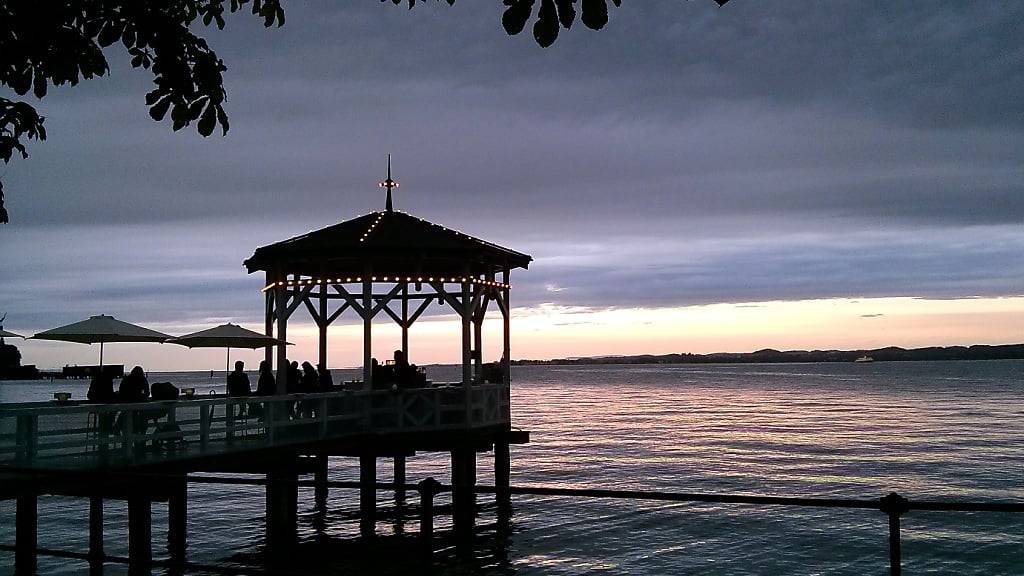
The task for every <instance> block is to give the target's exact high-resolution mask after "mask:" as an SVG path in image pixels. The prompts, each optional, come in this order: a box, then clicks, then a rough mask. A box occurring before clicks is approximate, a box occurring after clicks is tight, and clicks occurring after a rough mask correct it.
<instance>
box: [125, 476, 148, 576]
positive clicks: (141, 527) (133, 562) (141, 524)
mask: <svg viewBox="0 0 1024 576" xmlns="http://www.w3.org/2000/svg"><path fill="white" fill-rule="evenodd" d="M152 560H153V508H152V502H151V501H150V500H149V498H147V497H146V496H145V495H143V494H141V493H135V494H131V495H129V496H128V573H129V574H133V575H134V574H140V575H141V574H147V575H148V574H149V569H150V563H151V562H152Z"/></svg>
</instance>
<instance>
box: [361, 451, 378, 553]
mask: <svg viewBox="0 0 1024 576" xmlns="http://www.w3.org/2000/svg"><path fill="white" fill-rule="evenodd" d="M359 482H360V483H361V484H362V486H361V487H360V488H359V533H360V534H362V536H363V537H365V538H372V537H373V536H374V534H375V533H376V527H377V488H376V487H375V486H374V484H376V483H377V458H376V456H374V455H372V454H369V455H362V456H360V457H359Z"/></svg>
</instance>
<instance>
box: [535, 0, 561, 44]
mask: <svg viewBox="0 0 1024 576" xmlns="http://www.w3.org/2000/svg"><path fill="white" fill-rule="evenodd" d="M533 39H534V40H536V41H537V44H540V45H541V47H542V48H547V47H548V46H551V45H552V44H554V43H555V40H556V39H558V12H557V11H556V10H555V1H554V0H541V2H540V10H539V11H538V12H537V21H536V22H535V23H534V24H533Z"/></svg>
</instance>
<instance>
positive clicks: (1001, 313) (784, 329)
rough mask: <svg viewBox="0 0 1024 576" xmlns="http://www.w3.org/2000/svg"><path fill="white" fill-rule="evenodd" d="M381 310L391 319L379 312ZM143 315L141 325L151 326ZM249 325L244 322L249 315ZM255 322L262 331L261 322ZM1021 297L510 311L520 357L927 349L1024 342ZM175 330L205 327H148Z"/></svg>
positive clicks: (353, 345) (426, 324) (178, 352)
mask: <svg viewBox="0 0 1024 576" xmlns="http://www.w3.org/2000/svg"><path fill="white" fill-rule="evenodd" d="M382 316H383V315H382ZM348 318H349V320H348V321H347V322H346V323H340V324H336V325H334V326H332V327H331V329H330V332H329V349H330V353H329V359H330V360H329V364H330V365H331V367H334V368H342V367H354V366H357V365H359V363H360V362H361V358H362V325H361V324H356V323H352V322H351V316H349V317H348ZM498 318H500V315H499V314H498V313H497V311H496V310H494V309H493V308H492V310H491V312H490V315H489V316H488V320H487V321H485V323H484V345H483V349H484V359H485V360H486V361H491V360H497V359H498V358H499V357H500V351H501V344H500V337H501V326H500V322H499V320H498ZM143 323H144V322H143ZM242 323H243V325H246V323H245V322H242ZM247 325H248V327H249V328H251V329H254V330H259V327H258V326H256V325H255V324H253V323H248V324H247ZM1022 326H1024V296H1016V297H1005V298H964V299H943V300H938V299H922V298H908V297H900V298H864V299H848V298H835V299H819V300H803V301H769V302H747V303H736V304H711V305H704V306H687V307H673V308H632V309H629V308H609V309H601V310H596V309H588V308H584V307H570V306H557V305H552V304H542V305H540V306H536V307H531V308H515V309H513V322H512V357H513V358H514V359H536V360H548V359H553V358H571V357H584V356H618V355H635V354H670V353H695V354H706V353H711V352H752V351H755V350H759V349H764V348H774V349H778V350H826V349H846V350H858V349H873V348H882V347H886V346H900V347H903V348H918V347H927V346H954V345H972V344H993V345H994V344H1017V343H1021V342H1024V330H1022V328H1021V327H1022ZM150 327H152V328H154V329H157V330H161V331H165V332H168V333H172V334H179V333H184V332H187V331H190V330H192V329H199V328H201V326H186V325H182V324H150ZM459 330H460V325H459V322H458V321H457V320H456V319H455V317H454V316H452V315H439V316H434V317H428V318H425V319H422V320H420V321H419V322H417V323H416V324H415V325H414V326H413V328H412V329H411V330H410V333H409V334H410V356H411V360H412V361H413V362H416V363H419V364H451V363H456V362H458V360H459V348H458V343H459V337H458V335H459ZM288 340H289V341H290V342H292V343H293V344H294V346H292V347H289V357H291V358H293V359H297V360H300V361H301V360H315V359H316V355H317V352H316V347H317V331H316V328H315V325H314V324H313V323H312V321H310V320H309V319H308V318H304V317H302V315H296V317H294V319H293V322H292V323H290V325H289V332H288ZM17 343H18V346H19V347H20V348H21V350H22V353H23V355H24V357H25V358H24V361H25V362H26V363H35V364H38V365H39V366H40V367H42V368H54V367H59V366H62V365H64V364H65V363H66V364H91V363H94V362H95V361H96V354H97V348H96V347H95V346H84V345H79V344H70V343H59V342H45V341H35V340H27V341H24V342H21V341H18V342H17ZM399 345H400V335H399V331H398V328H397V326H395V325H394V324H393V323H390V322H384V321H383V320H379V321H377V322H375V323H374V346H373V355H374V356H375V357H377V358H380V359H386V358H390V357H391V353H392V351H393V350H394V349H395V348H397V347H399ZM224 354H225V352H224V350H218V349H212V350H211V349H194V350H188V349H185V348H182V347H179V346H175V345H171V344H165V345H153V344H112V345H109V346H107V347H106V353H105V357H106V359H107V361H108V362H111V363H124V364H129V365H134V364H142V365H144V366H145V367H146V368H147V369H148V370H155V371H164V370H222V369H223V366H224V358H225V355H224ZM262 357H263V352H262V351H261V350H259V351H249V350H235V351H233V352H232V359H239V360H244V361H246V362H247V364H248V366H249V368H251V369H254V368H255V367H256V365H257V364H258V362H259V360H260V359H262Z"/></svg>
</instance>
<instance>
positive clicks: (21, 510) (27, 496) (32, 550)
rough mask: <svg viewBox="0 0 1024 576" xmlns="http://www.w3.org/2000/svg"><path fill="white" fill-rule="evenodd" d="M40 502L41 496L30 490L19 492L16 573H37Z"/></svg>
mask: <svg viewBox="0 0 1024 576" xmlns="http://www.w3.org/2000/svg"><path fill="white" fill-rule="evenodd" d="M38 503H39V497H38V496H37V495H36V494H35V493H32V492H28V493H23V494H19V495H18V499H17V502H16V504H15V506H16V508H15V515H16V516H15V519H14V523H15V527H14V530H15V535H14V539H15V542H14V545H15V553H14V573H15V574H18V575H19V576H21V575H33V574H35V573H36V544H37V537H38V515H37V512H38Z"/></svg>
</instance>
